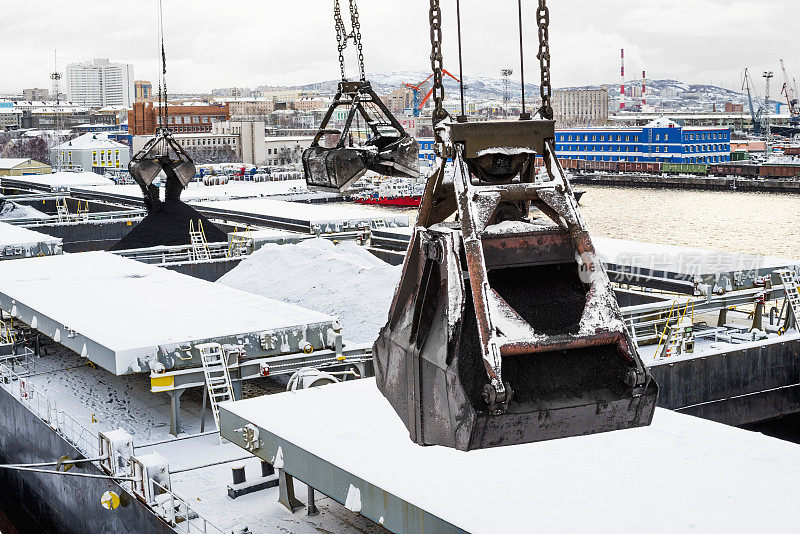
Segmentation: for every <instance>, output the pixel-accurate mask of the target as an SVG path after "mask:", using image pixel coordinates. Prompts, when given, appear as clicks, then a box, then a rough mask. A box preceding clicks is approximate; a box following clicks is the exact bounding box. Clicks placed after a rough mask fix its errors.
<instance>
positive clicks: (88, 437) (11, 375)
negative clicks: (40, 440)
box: [0, 362, 98, 457]
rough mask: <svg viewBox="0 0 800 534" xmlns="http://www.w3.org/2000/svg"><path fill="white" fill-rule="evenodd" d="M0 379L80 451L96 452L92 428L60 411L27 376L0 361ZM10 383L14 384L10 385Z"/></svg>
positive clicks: (95, 434) (8, 389)
mask: <svg viewBox="0 0 800 534" xmlns="http://www.w3.org/2000/svg"><path fill="white" fill-rule="evenodd" d="M0 383H2V384H3V386H5V387H6V390H7V391H9V392H10V393H11V394H12V395H14V398H16V399H17V400H18V401H19V402H20V404H22V405H23V406H25V407H26V408H27V409H28V410H29V411H30V412H31V413H33V415H35V416H36V417H38V418H39V419H40V420H41V421H42V422H44V423H45V424H46V425H47V426H49V427H50V428H52V429H53V430H54V431H55V432H56V433H57V434H58V435H60V436H61V437H63V438H64V439H66V440H67V441H68V442H69V443H71V444H72V445H73V446H74V447H75V448H76V449H78V450H79V451H80V452H81V453H83V454H84V455H87V456H88V457H91V455H93V454H95V453H96V452H97V443H98V441H97V440H98V438H97V432H92V431H91V430H89V429H88V428H86V427H84V426H83V425H82V424H81V423H79V422H78V421H77V420H76V419H75V418H73V417H72V416H71V415H69V414H68V413H66V412H64V411H60V410H59V409H58V405H57V403H56V402H55V401H54V400H52V399H50V397H48V396H47V395H45V394H44V393H42V392H41V391H39V389H38V388H36V387H35V386H34V385H33V383H32V382H31V381H30V380H29V379H28V378H27V377H25V376H22V375H20V374H18V373H16V372H15V371H13V370H12V368H11V367H9V366H8V365H7V363H6V362H3V363H0ZM14 383H16V384H17V387H14V386H13V384H14ZM9 386H10V387H9Z"/></svg>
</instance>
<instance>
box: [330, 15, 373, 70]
mask: <svg viewBox="0 0 800 534" xmlns="http://www.w3.org/2000/svg"><path fill="white" fill-rule="evenodd" d="M333 21H334V24H335V27H336V48H337V50H338V51H339V70H340V71H341V74H342V81H343V82H346V81H347V73H346V72H345V65H344V51H345V50H346V49H347V42H348V41H349V40H350V39H352V40H353V44H355V45H356V48H357V49H358V69H359V74H360V76H361V81H362V82H365V81H367V76H366V71H365V69H364V47H363V46H362V44H361V23H360V22H359V20H358V7H357V6H356V0H350V22H351V24H352V25H353V29H352V31H350V32H349V33H348V31H347V28H346V27H345V25H344V21H343V20H342V10H341V7H340V6H339V0H333Z"/></svg>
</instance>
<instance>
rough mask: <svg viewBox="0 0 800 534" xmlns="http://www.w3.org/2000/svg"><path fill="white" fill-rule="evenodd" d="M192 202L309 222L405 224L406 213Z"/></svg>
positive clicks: (264, 200)
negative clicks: (375, 221) (382, 222)
mask: <svg viewBox="0 0 800 534" xmlns="http://www.w3.org/2000/svg"><path fill="white" fill-rule="evenodd" d="M190 203H191V204H194V205H199V206H205V207H209V208H217V209H223V210H228V211H235V212H238V213H251V214H256V215H268V216H273V217H285V218H287V219H299V220H303V221H309V222H311V223H327V222H328V221H342V222H344V221H374V220H380V219H385V220H386V224H387V225H388V226H408V224H409V218H408V216H407V215H405V214H402V213H399V212H397V211H392V210H376V209H363V208H361V207H357V206H353V205H345V204H304V203H301V202H285V201H282V200H271V199H267V198H252V199H241V200H227V201H217V202H213V201H212V202H208V201H206V202H190Z"/></svg>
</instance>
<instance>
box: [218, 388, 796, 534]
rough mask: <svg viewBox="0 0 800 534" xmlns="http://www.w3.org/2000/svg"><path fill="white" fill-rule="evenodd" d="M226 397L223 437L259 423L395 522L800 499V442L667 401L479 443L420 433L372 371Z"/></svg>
mask: <svg viewBox="0 0 800 534" xmlns="http://www.w3.org/2000/svg"><path fill="white" fill-rule="evenodd" d="M220 408H221V415H220V418H221V426H222V435H223V437H225V438H227V439H228V440H231V441H233V442H234V443H236V444H237V445H239V446H240V447H244V446H245V443H244V437H243V433H242V429H243V427H244V426H245V425H248V424H252V425H255V426H256V427H257V429H258V431H259V436H260V438H259V439H260V448H258V449H257V450H255V451H254V454H255V455H257V456H259V457H260V458H262V459H265V460H267V461H269V462H273V463H274V462H276V459H277V458H278V457H279V458H280V460H279V464H282V465H283V469H284V471H285V472H286V473H287V474H288V475H291V476H293V477H295V478H297V479H299V480H301V481H303V482H304V483H306V484H309V485H311V486H312V487H314V488H315V489H317V490H318V491H320V492H322V493H324V494H326V495H328V496H330V497H332V498H333V499H335V500H336V501H338V502H340V503H342V504H345V503H346V502H348V501H350V504H351V505H352V503H353V502H355V501H356V499H354V495H355V494H357V496H358V499H357V501H358V503H359V504H360V506H359V507H358V508H359V511H360V513H361V514H362V515H364V516H366V517H368V518H370V519H372V520H373V521H375V522H381V523H382V524H383V525H384V527H386V528H387V529H389V530H390V531H392V532H404V533H411V532H425V533H426V534H430V533H444V532H447V533H450V532H473V533H478V532H554V533H559V532H616V531H619V530H620V528H623V529H624V527H623V525H626V524H631V523H630V522H631V521H632V520H633V521H635V522H636V525H637V529H639V530H641V531H644V532H649V533H654V534H655V533H662V532H663V533H670V534H671V533H673V532H683V531H686V530H687V529H690V528H696V529H697V530H698V531H701V532H712V531H713V532H755V531H765V532H773V531H774V532H781V531H788V530H792V529H794V528H795V526H796V514H795V510H797V507H798V506H800V496H798V495H797V493H796V492H794V491H792V490H791V488H794V486H795V485H796V482H797V479H798V476H800V448H799V447H798V446H797V445H794V444H791V443H787V442H784V441H780V440H777V439H774V438H770V437H766V436H763V435H761V434H757V433H752V432H748V431H745V430H741V429H737V428H733V427H728V426H725V425H722V424H718V423H713V422H710V421H706V420H703V419H698V418H695V417H691V416H687V415H682V414H678V413H675V412H671V411H668V410H664V409H660V408H659V409H657V410H656V414H655V417H654V420H653V424H652V425H651V426H648V427H642V428H635V429H630V430H621V431H616V432H607V433H602V434H595V435H590V436H578V437H572V438H567V439H559V440H554V441H545V442H538V443H530V444H524V445H514V446H509V447H499V448H490V449H483V450H474V451H470V452H462V451H458V450H455V449H450V448H446V447H438V446H431V447H421V446H419V445H416V444H415V443H414V442H412V441H411V439H410V438H409V436H408V431H407V430H406V427H405V426H404V425H403V423H402V421H401V420H400V419H399V418H398V417H397V415H396V414H395V412H394V410H393V409H392V408H391V406H390V405H389V403H388V401H387V400H386V399H385V398H384V397H383V395H381V393H380V392H379V391H378V389H377V387H376V385H375V381H374V379H364V380H357V381H354V382H345V383H343V384H336V385H331V386H322V387H318V388H311V389H307V390H302V391H296V392H291V393H285V394H277V395H269V396H265V397H258V398H253V399H248V400H244V401H239V402H235V403H226V404H222V405H221V407H220ZM237 430H238V431H237ZM279 448H280V452H278V449H279ZM348 495H349V498H348ZM299 513H303V512H299ZM632 518H634V519H632ZM381 519H382V521H381Z"/></svg>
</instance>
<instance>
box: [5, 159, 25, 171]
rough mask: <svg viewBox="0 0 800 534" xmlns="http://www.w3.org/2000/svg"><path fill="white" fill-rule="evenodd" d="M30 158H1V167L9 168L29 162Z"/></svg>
mask: <svg viewBox="0 0 800 534" xmlns="http://www.w3.org/2000/svg"><path fill="white" fill-rule="evenodd" d="M29 161H30V159H28V158H0V169H4V170H8V169H13V168H14V167H17V166H18V165H23V164H25V163H27V162H29Z"/></svg>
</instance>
